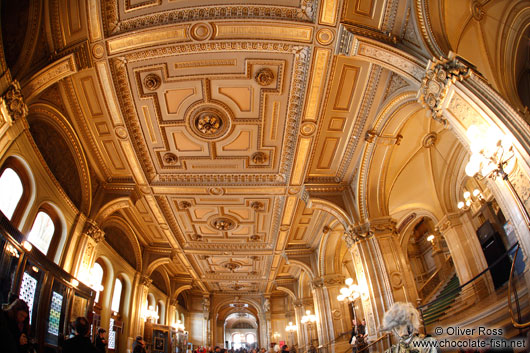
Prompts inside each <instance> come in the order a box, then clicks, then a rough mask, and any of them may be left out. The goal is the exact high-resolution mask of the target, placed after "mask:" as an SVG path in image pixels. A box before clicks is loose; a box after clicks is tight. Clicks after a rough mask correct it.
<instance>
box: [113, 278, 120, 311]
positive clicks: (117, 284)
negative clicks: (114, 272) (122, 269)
mask: <svg viewBox="0 0 530 353" xmlns="http://www.w3.org/2000/svg"><path fill="white" fill-rule="evenodd" d="M121 290H122V283H121V280H120V279H119V278H116V282H115V283H114V294H113V295H112V305H111V306H110V310H112V311H114V312H118V313H119V312H120V302H121Z"/></svg>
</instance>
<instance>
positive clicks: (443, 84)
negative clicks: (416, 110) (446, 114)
mask: <svg viewBox="0 0 530 353" xmlns="http://www.w3.org/2000/svg"><path fill="white" fill-rule="evenodd" d="M472 68H473V66H472V65H471V64H469V63H468V62H467V61H464V60H463V59H461V58H459V57H457V56H456V55H455V54H454V53H450V54H449V58H447V59H446V58H441V59H440V60H437V59H434V60H432V61H430V62H429V64H428V65H427V71H426V73H425V76H424V78H423V82H422V84H421V87H420V90H419V92H418V101H419V102H420V103H421V104H422V105H423V106H424V107H425V108H427V109H429V111H430V112H431V116H432V118H433V119H434V120H436V121H438V122H440V123H443V124H444V125H445V124H446V120H445V119H444V118H443V117H442V115H443V114H442V108H441V107H442V103H443V101H444V100H445V97H446V95H447V91H448V89H449V87H450V86H451V85H452V84H453V83H455V82H456V81H462V80H464V79H466V78H467V77H469V75H470V74H471V69H472Z"/></svg>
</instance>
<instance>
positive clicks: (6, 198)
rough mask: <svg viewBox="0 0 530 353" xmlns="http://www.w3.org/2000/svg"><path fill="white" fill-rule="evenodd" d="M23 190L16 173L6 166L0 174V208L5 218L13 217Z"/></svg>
mask: <svg viewBox="0 0 530 353" xmlns="http://www.w3.org/2000/svg"><path fill="white" fill-rule="evenodd" d="M23 191H24V187H23V185H22V181H21V180H20V177H19V176H18V174H17V173H16V172H15V171H14V170H13V169H11V168H6V169H5V170H4V172H3V173H2V176H0V195H2V197H0V210H1V211H2V212H3V213H4V215H5V216H6V217H7V218H9V219H11V217H13V213H15V209H16V208H17V205H18V202H19V201H20V198H21V197H22V192H23Z"/></svg>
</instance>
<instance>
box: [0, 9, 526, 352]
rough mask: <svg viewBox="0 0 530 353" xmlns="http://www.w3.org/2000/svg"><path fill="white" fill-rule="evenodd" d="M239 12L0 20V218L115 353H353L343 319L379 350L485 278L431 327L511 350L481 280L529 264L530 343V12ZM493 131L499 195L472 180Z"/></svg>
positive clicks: (519, 280) (501, 291) (520, 275)
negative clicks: (405, 325)
mask: <svg viewBox="0 0 530 353" xmlns="http://www.w3.org/2000/svg"><path fill="white" fill-rule="evenodd" d="M247 3H248V2H247V1H243V0H216V1H208V0H195V1H183V0H173V1H167V0H153V1H151V0H150V1H144V0H99V1H98V0H48V1H38V0H19V1H9V0H3V1H2V3H1V30H2V42H1V44H2V50H0V52H1V60H0V92H1V93H2V98H1V99H2V104H1V107H0V192H1V195H2V200H0V209H1V210H2V212H3V213H4V214H5V215H6V217H8V218H9V219H10V220H11V223H12V224H13V225H14V226H15V227H17V228H18V229H19V230H20V231H21V232H22V233H24V234H27V236H28V239H29V240H30V241H31V242H32V243H33V244H34V246H35V247H37V248H38V249H39V251H41V252H43V253H44V254H45V255H46V256H47V257H48V258H50V259H51V260H53V261H54V262H55V263H56V264H58V265H59V266H60V267H62V268H64V269H65V270H66V271H68V272H69V273H71V274H73V275H74V276H76V277H77V278H78V279H79V281H82V282H84V283H86V284H88V285H90V286H91V287H92V288H93V289H94V290H96V291H97V298H96V304H95V309H94V310H95V311H96V312H97V317H98V320H99V322H98V323H99V325H100V326H102V327H103V328H106V329H107V330H108V329H109V327H110V328H111V332H114V331H113V330H112V327H111V326H113V325H114V323H116V322H120V323H121V329H120V334H119V335H118V336H115V342H113V347H110V345H109V348H112V349H113V350H116V351H119V352H126V351H128V350H130V349H131V344H132V342H133V340H134V338H135V337H136V336H137V335H142V334H143V330H144V326H145V322H146V320H150V321H155V322H157V323H158V324H160V325H168V326H171V325H177V324H178V325H182V326H181V328H183V329H184V330H185V331H187V332H188V341H189V342H190V343H193V344H194V345H200V346H215V345H219V346H225V347H226V346H228V347H234V346H235V347H239V346H242V345H247V346H250V345H256V346H258V347H269V345H270V344H271V343H272V342H280V341H284V342H286V343H287V344H289V345H291V344H295V345H296V346H297V347H298V348H299V349H302V350H304V351H305V350H306V349H307V347H308V346H309V344H310V343H312V344H313V345H315V346H319V347H321V349H322V350H325V351H326V352H337V353H343V352H344V351H346V350H348V349H349V342H348V338H349V334H347V332H348V331H350V330H351V325H352V319H353V318H354V315H355V317H356V318H357V319H358V320H360V319H361V318H364V319H366V324H367V331H368V336H369V338H370V340H372V341H374V340H376V339H377V338H379V337H381V336H382V333H381V332H379V331H378V328H379V326H380V324H381V320H382V316H383V314H384V312H385V310H387V309H388V308H389V307H390V305H391V304H392V303H394V302H398V301H406V302H411V303H413V304H414V305H415V306H421V305H423V304H426V303H428V302H430V301H431V300H433V299H435V298H436V297H437V296H438V295H439V294H440V293H441V291H443V290H445V288H446V287H447V286H449V285H451V283H457V285H458V284H460V285H462V284H465V283H466V282H468V281H469V280H472V279H474V278H475V277H476V276H477V275H480V276H478V278H477V279H475V280H474V281H473V282H472V285H470V286H464V287H463V288H462V289H461V291H460V292H459V293H457V295H456V297H455V298H453V300H452V301H451V303H450V305H449V306H448V307H446V308H445V309H444V310H443V312H441V313H439V314H440V315H438V316H437V317H435V318H434V319H433V320H435V321H432V322H436V323H437V324H441V325H442V326H447V325H451V324H453V325H460V326H470V327H475V326H478V325H479V324H480V323H484V322H487V323H488V325H489V326H491V327H502V328H503V329H504V332H505V335H507V337H512V336H514V335H516V334H517V333H518V332H517V330H516V329H515V328H514V326H513V325H512V323H511V321H510V315H509V312H508V308H507V304H506V299H507V278H508V276H507V272H509V269H510V264H511V262H510V260H509V259H510V258H511V255H513V251H512V254H511V255H510V256H508V257H504V258H503V259H504V262H503V261H501V262H500V264H497V265H498V266H504V267H501V269H500V270H498V268H499V267H496V269H495V270H494V269H492V270H491V271H486V272H485V274H481V272H483V270H485V269H487V268H488V266H490V265H492V264H493V263H494V262H495V261H494V260H495V259H497V258H500V257H501V256H502V254H504V253H505V252H506V251H507V250H508V249H511V248H512V247H513V245H514V244H516V243H519V245H520V249H521V250H520V252H519V253H520V257H519V262H520V263H519V264H518V265H517V266H516V267H517V271H516V273H515V277H516V287H517V289H518V296H519V301H520V303H519V304H520V309H521V315H522V317H521V320H523V321H524V320H527V321H528V317H527V316H526V314H527V313H528V312H529V311H530V310H529V307H528V299H529V298H528V295H529V293H528V292H527V288H528V284H530V274H529V272H528V270H527V266H525V265H526V264H527V259H528V255H530V234H529V228H528V224H527V220H526V218H525V214H527V211H528V209H530V181H529V175H530V127H529V123H530V113H529V111H528V104H530V88H529V87H530V76H529V72H530V61H529V60H530V59H529V56H530V45H529V43H530V35H529V33H530V4H529V3H528V1H525V0H496V1H493V0H492V1H488V0H486V1H476V0H320V1H317V0H254V1H252V4H251V5H247ZM491 129H494V131H496V133H497V134H498V135H499V136H505V137H506V138H504V139H503V140H502V141H503V142H502V144H499V145H498V146H497V148H499V149H500V148H504V149H505V150H506V151H507V152H506V153H508V152H509V153H511V152H513V155H514V156H513V157H512V158H511V159H510V160H509V163H507V164H506V165H504V167H506V168H505V169H506V170H507V171H508V172H509V173H508V179H509V180H508V181H506V180H503V178H501V177H498V178H491V177H484V178H480V177H478V176H474V177H470V176H468V174H466V165H467V163H468V161H469V160H470V156H471V155H472V152H477V151H480V150H481V149H480V148H478V149H477V148H476V145H474V144H473V141H474V138H475V137H476V134H475V135H473V134H471V133H466V132H468V131H471V132H473V131H479V132H480V133H484V132H486V131H492V130H491ZM488 136H492V135H491V134H490V135H488ZM488 139H489V140H491V137H488ZM508 140H510V141H508ZM506 141H508V142H510V143H511V145H510V146H511V150H508V147H507V146H508V145H507V144H506V143H508V142H506ZM475 142H476V141H475ZM479 142H484V141H483V140H482V141H479ZM505 142H506V143H505ZM486 150H487V149H484V150H481V151H482V152H483V153H486V152H487V151H486ZM496 156H498V155H496ZM508 167H509V168H508ZM468 168H469V167H468ZM508 169H509V170H508ZM511 186H513V190H512V189H511ZM475 190H476V191H475ZM466 192H467V193H466ZM464 193H466V195H465V196H464ZM5 195H9V196H5ZM4 196H5V197H4ZM461 201H462V202H463V204H460V205H459V202H461ZM519 201H520V202H519ZM346 278H352V279H353V282H354V283H355V284H357V285H358V288H359V289H360V293H361V295H360V297H359V299H357V300H355V301H354V302H353V304H349V303H347V302H344V301H339V300H338V299H337V296H338V295H339V294H340V289H341V287H343V286H344V281H345V279H346ZM449 282H451V283H449ZM306 311H310V313H311V314H314V315H315V318H316V321H315V322H314V323H312V324H309V325H308V324H303V323H302V317H303V316H304V315H305V313H306ZM147 317H148V318H147ZM289 322H292V323H293V325H296V330H295V331H294V332H288V331H287V330H286V326H287V325H288V323H289ZM432 322H427V319H425V328H426V330H427V332H429V329H430V327H431V329H432V326H429V325H432ZM112 335H114V333H112ZM310 340H311V341H312V342H309V341H310ZM391 342H392V338H390V337H385V338H383V339H382V340H380V341H379V342H378V343H377V344H376V345H374V346H373V347H372V348H371V350H372V351H382V350H383V349H384V348H385V347H388V346H389V345H390V344H391Z"/></svg>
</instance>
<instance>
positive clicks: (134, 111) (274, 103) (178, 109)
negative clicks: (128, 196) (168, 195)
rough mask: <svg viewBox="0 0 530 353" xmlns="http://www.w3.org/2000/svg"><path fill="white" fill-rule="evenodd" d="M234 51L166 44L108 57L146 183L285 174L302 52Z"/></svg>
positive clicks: (242, 46) (274, 178)
mask: <svg viewBox="0 0 530 353" xmlns="http://www.w3.org/2000/svg"><path fill="white" fill-rule="evenodd" d="M231 46H234V44H232V45H231ZM253 47H255V48H256V49H260V48H261V49H273V50H272V51H270V50H265V51H263V50H260V51H254V50H252V48H253ZM226 49H227V50H228V49H229V48H226ZM231 49H232V50H234V49H235V51H232V52H227V51H223V50H222V47H217V46H213V45H209V46H201V45H197V46H195V45H194V46H193V47H189V46H188V47H172V48H165V49H157V50H149V51H145V52H139V53H134V54H129V55H127V56H126V57H125V58H124V59H115V60H113V63H114V72H113V75H114V77H115V84H116V83H117V86H118V87H117V91H118V98H119V99H121V101H122V111H123V112H124V115H125V120H126V124H127V125H128V128H129V132H130V135H131V137H132V139H133V142H134V146H135V147H136V149H137V154H138V155H139V160H140V162H141V164H142V166H143V168H144V171H146V172H147V175H148V177H149V179H150V180H152V181H153V182H178V181H182V182H188V183H189V182H193V181H195V182H201V181H208V180H217V181H220V180H223V179H224V181H225V182H228V183H230V182H232V181H235V180H238V179H241V178H242V177H243V178H246V179H247V180H248V181H253V180H255V181H259V182H263V181H265V182H267V181H268V182H269V183H277V182H282V183H283V182H285V181H286V175H288V173H289V172H290V169H291V164H292V155H293V153H294V151H293V149H292V148H290V146H292V144H293V142H294V141H295V139H296V136H297V133H296V130H295V129H293V128H292V127H294V126H295V125H294V124H296V122H297V116H298V114H299V109H300V99H301V96H300V95H301V93H302V88H303V84H302V85H301V83H302V82H303V81H302V80H303V79H304V77H305V72H304V70H302V69H301V65H303V64H304V62H305V60H307V55H306V54H305V50H304V49H303V47H294V46H291V45H285V44H284V45H281V46H274V45H269V44H264V43H238V44H237V45H236V48H234V47H232V48H231ZM188 50H189V51H190V52H188V53H180V54H181V55H168V54H171V53H172V52H175V53H176V54H177V53H178V52H180V51H188ZM211 50H215V51H217V50H220V51H218V52H215V55H212V52H211ZM239 50H241V51H239ZM182 54H186V55H182ZM123 77H128V81H127V82H126V81H124V79H123ZM123 102H126V103H127V104H123ZM128 103H130V106H129V104H128ZM293 125H294V126H293ZM224 175H227V176H226V177H224Z"/></svg>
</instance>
